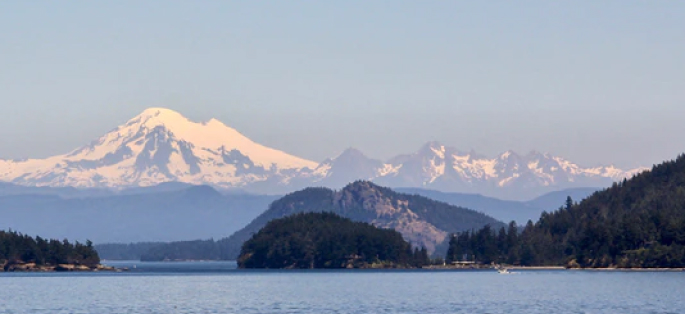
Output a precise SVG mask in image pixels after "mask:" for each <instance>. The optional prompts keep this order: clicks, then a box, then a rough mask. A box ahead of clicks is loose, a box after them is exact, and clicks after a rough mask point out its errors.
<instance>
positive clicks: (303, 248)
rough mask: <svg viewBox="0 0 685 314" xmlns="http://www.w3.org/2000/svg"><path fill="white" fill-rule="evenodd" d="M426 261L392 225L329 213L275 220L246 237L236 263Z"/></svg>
mask: <svg viewBox="0 0 685 314" xmlns="http://www.w3.org/2000/svg"><path fill="white" fill-rule="evenodd" d="M428 262H429V259H428V255H427V253H426V251H425V249H424V250H418V249H414V250H412V247H411V245H410V244H409V243H408V242H407V241H405V240H404V239H403V238H402V235H401V234H400V233H399V232H397V231H395V230H391V229H381V228H378V227H375V226H373V225H371V224H368V223H363V222H353V221H352V220H350V219H348V218H343V217H340V216H338V215H336V214H333V213H300V214H295V215H291V216H287V217H284V218H279V219H274V220H272V221H270V222H269V223H267V224H266V226H264V228H262V229H261V230H259V232H257V233H256V234H255V235H254V236H252V238H250V239H249V240H247V241H246V242H245V243H244V244H243V246H242V248H241V250H240V256H239V257H238V266H239V267H240V268H375V267H383V268H388V267H390V268H396V267H421V266H422V265H423V264H427V263H428Z"/></svg>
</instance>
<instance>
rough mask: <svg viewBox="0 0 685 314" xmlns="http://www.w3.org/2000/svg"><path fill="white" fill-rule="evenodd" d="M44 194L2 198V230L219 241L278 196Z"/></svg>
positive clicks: (203, 190) (205, 191)
mask: <svg viewBox="0 0 685 314" xmlns="http://www.w3.org/2000/svg"><path fill="white" fill-rule="evenodd" d="M177 187H178V188H180V186H177ZM0 191H2V190H0ZM5 192H7V191H5ZM42 192H44V193H45V194H43V195H37V194H16V195H4V196H0V217H2V218H1V219H0V230H9V229H12V230H17V231H20V232H22V233H25V234H30V235H41V236H43V237H48V238H57V239H64V238H68V239H70V240H78V241H81V242H84V241H85V240H86V239H89V240H91V241H93V242H95V243H108V242H118V243H128V242H146V241H164V242H167V241H180V240H188V239H209V238H217V239H218V238H223V237H226V236H227V235H230V234H231V233H233V232H235V231H236V230H238V229H240V228H242V227H244V226H245V225H247V224H248V223H249V222H250V221H252V220H253V219H254V218H255V217H257V216H258V215H259V214H260V213H262V212H263V211H264V210H265V209H266V208H267V207H268V206H269V204H270V203H271V202H272V201H273V200H275V199H277V198H278V197H276V196H267V195H245V194H242V195H222V194H221V193H219V192H217V191H216V190H215V189H213V188H212V187H209V186H191V187H185V188H182V189H179V190H168V191H158V192H153V191H147V190H144V191H138V194H124V195H114V196H97V197H87V198H62V197H60V196H59V195H56V194H52V195H51V194H49V192H50V191H49V190H42ZM54 192H55V193H61V192H63V191H62V190H59V189H58V190H57V191H54ZM131 192H132V191H131Z"/></svg>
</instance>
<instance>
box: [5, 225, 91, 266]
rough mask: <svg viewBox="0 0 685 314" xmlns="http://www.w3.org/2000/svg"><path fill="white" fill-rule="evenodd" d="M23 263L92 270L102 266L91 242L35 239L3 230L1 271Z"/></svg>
mask: <svg viewBox="0 0 685 314" xmlns="http://www.w3.org/2000/svg"><path fill="white" fill-rule="evenodd" d="M23 263H35V264H37V265H52V266H57V265H59V264H73V265H84V266H89V267H92V266H96V265H98V264H99V263H100V257H99V256H98V253H97V252H96V251H95V249H94V248H93V244H92V243H91V242H90V241H87V242H86V243H85V244H81V243H78V242H76V243H69V241H67V240H63V241H58V240H54V239H53V240H48V239H43V238H41V237H35V238H33V237H30V236H27V235H23V234H20V233H17V232H12V231H11V232H6V231H0V270H7V269H8V268H10V267H11V266H13V265H14V264H23Z"/></svg>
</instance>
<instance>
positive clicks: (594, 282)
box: [0, 262, 685, 314]
mask: <svg viewBox="0 0 685 314" xmlns="http://www.w3.org/2000/svg"><path fill="white" fill-rule="evenodd" d="M135 265H136V268H135V269H132V271H131V272H127V273H47V274H46V273H11V274H8V273H0V287H1V289H0V313H22V314H23V313H74V314H77V313H98V314H110V313H112V314H113V313H117V314H119V313H164V314H176V313H317V314H318V313H421V314H429V313H440V314H444V313H491V314H495V313H641V314H642V313H683V312H685V298H683V295H685V273H683V272H678V273H671V272H668V273H666V272H593V271H522V272H519V273H516V274H510V275H501V274H497V273H496V272H495V271H373V270H351V271H350V270H345V271H244V270H237V269H235V263H219V262H206V263H198V262H194V263H140V262H136V263H135ZM117 266H126V267H132V266H133V263H120V264H117Z"/></svg>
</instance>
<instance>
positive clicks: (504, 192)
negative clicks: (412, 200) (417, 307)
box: [0, 108, 644, 200]
mask: <svg viewBox="0 0 685 314" xmlns="http://www.w3.org/2000/svg"><path fill="white" fill-rule="evenodd" d="M642 170H644V169H643V168H638V169H630V170H622V169H618V168H616V167H613V166H599V167H591V168H585V167H581V166H579V165H577V164H574V163H572V162H570V161H568V160H566V159H564V158H561V157H557V156H552V155H549V154H543V153H538V152H531V153H529V154H527V155H518V154H516V153H515V152H513V151H507V152H505V153H502V154H500V155H499V156H496V157H494V158H489V157H485V156H482V155H479V154H478V153H475V152H462V151H459V150H457V149H455V148H451V147H448V146H445V145H443V144H441V143H437V142H429V143H427V144H425V145H424V146H423V147H421V148H420V149H419V151H418V152H415V153H413V154H408V155H400V156H397V157H394V158H391V159H390V160H387V161H380V160H375V159H371V158H368V157H366V156H365V155H364V154H363V153H361V152H360V151H358V150H356V149H353V148H350V149H347V150H346V151H344V152H343V153H342V154H341V155H340V156H338V157H335V158H330V159H327V160H325V161H323V162H321V163H317V162H314V161H309V160H306V159H303V158H299V157H295V156H292V155H289V154H287V153H284V152H282V151H279V150H276V149H272V148H268V147H265V146H263V145H260V144H258V143H255V142H253V141H252V140H250V139H249V138H247V137H245V136H244V135H242V134H240V133H239V132H238V131H236V130H234V129H232V128H230V127H228V126H226V125H224V124H223V123H221V122H219V121H217V120H215V119H212V120H209V121H207V122H203V123H196V122H192V121H190V120H188V119H186V118H185V117H183V116H182V115H181V114H179V113H177V112H175V111H172V110H169V109H162V108H151V109H148V110H145V111H144V112H143V113H141V114H140V115H138V116H136V117H134V118H133V119H131V120H129V121H128V122H126V123H125V124H123V125H121V126H119V127H116V128H115V129H113V130H112V131H111V132H109V133H107V134H105V135H103V136H102V137H100V138H98V139H96V140H94V141H93V142H91V143H90V144H88V145H85V146H83V147H80V148H77V149H75V150H73V151H71V152H69V153H67V154H65V155H58V156H53V157H49V158H46V159H28V160H2V159H0V181H4V182H11V183H14V184H18V185H23V186H33V187H42V186H49V187H63V188H68V187H71V188H74V187H75V188H97V189H116V190H120V189H126V188H136V187H146V186H154V185H157V184H159V183H163V182H183V183H187V184H193V185H203V184H206V185H211V186H214V187H216V188H218V189H226V190H230V189H241V190H244V191H248V192H254V193H266V194H284V193H287V192H291V191H294V190H298V189H301V188H304V187H308V186H324V187H331V188H342V187H343V186H345V185H346V184H348V183H350V182H352V181H355V180H360V179H362V180H370V181H373V182H376V183H378V184H381V185H384V186H389V187H418V188H425V189H433V190H439V191H443V192H462V193H478V194H483V195H488V196H495V197H499V198H506V199H516V200H522V199H528V198H532V197H536V196H539V195H542V194H544V193H546V192H551V191H555V190H561V189H566V188H572V187H607V186H609V185H611V183H612V182H614V181H618V180H622V179H624V178H628V177H631V176H633V175H634V174H636V173H638V172H641V171H642ZM72 192H74V193H78V191H73V190H72Z"/></svg>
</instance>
